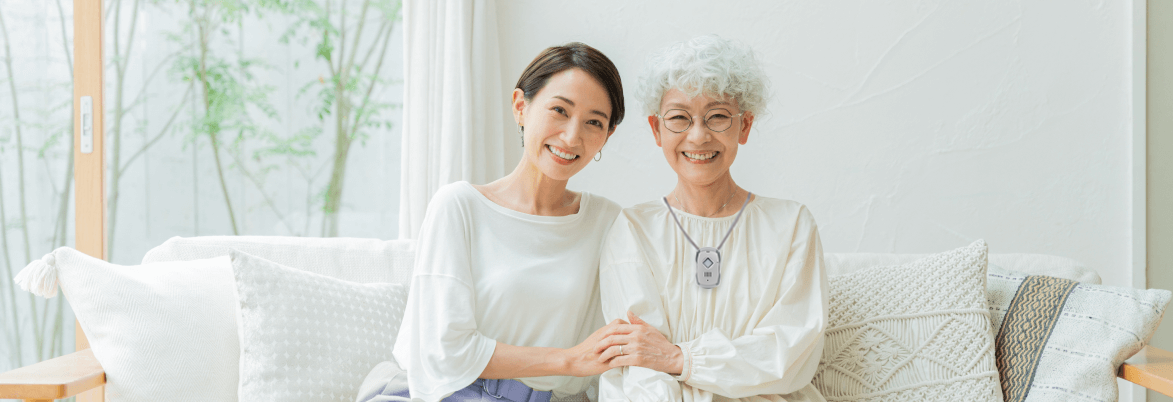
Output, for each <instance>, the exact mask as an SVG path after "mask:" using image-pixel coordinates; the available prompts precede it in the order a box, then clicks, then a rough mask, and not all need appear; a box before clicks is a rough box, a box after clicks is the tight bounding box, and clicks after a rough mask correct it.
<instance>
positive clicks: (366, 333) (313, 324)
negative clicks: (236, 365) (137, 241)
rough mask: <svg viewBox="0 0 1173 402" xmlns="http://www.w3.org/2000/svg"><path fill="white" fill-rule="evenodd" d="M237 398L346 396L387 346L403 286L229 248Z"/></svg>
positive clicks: (386, 356) (399, 314)
mask: <svg viewBox="0 0 1173 402" xmlns="http://www.w3.org/2000/svg"><path fill="white" fill-rule="evenodd" d="M231 257H232V267H233V271H234V273H235V276H236V288H237V294H238V295H239V300H240V345H241V348H240V400H242V401H327V400H329V401H344V402H350V401H353V400H354V399H355V397H356V396H357V393H358V388H359V385H361V384H362V381H363V378H365V377H366V375H367V373H369V372H370V371H371V369H372V368H374V367H375V365H377V364H379V363H380V362H383V361H388V360H394V357H393V356H392V354H391V350H392V347H393V346H394V345H395V337H396V335H397V334H398V333H399V324H400V322H401V321H402V320H403V309H404V307H405V306H406V304H407V287H406V286H403V285H400V284H392V283H369V284H359V283H353V282H347V281H343V280H340V279H334V278H330V277H327V276H324V275H319V274H315V273H311V272H305V271H300V270H297V269H293V268H289V267H286V266H282V265H280V264H277V263H275V262H272V261H268V260H265V259H262V258H259V257H255V256H251V255H248V254H246V253H243V252H239V251H233V252H232V254H231Z"/></svg>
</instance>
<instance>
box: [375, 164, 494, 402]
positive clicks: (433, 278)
mask: <svg viewBox="0 0 1173 402" xmlns="http://www.w3.org/2000/svg"><path fill="white" fill-rule="evenodd" d="M454 192H455V191H454V188H453V187H451V186H448V187H444V188H441V190H440V191H439V192H437V193H436V195H435V196H434V197H433V199H432V202H431V203H430V205H429V206H428V210H427V213H426V215H425V217H424V221H423V226H422V228H421V230H420V236H419V241H418V243H417V248H416V254H415V267H414V273H413V275H412V279H411V289H410V293H409V295H408V300H407V307H406V310H405V311H404V317H403V324H402V327H401V329H400V332H399V336H398V339H397V340H396V344H395V351H394V353H395V358H396V360H397V361H398V362H399V364H400V365H401V366H403V367H405V368H407V370H408V373H409V375H408V386H409V388H410V390H411V395H412V398H413V400H415V399H417V398H418V399H422V400H424V401H428V402H431V401H439V400H441V399H443V398H445V397H447V396H448V395H450V394H452V393H453V392H456V391H458V390H460V389H461V388H464V387H466V386H468V385H469V384H472V383H473V382H474V381H476V379H477V378H478V377H479V376H480V375H481V373H482V372H484V370H485V367H487V366H488V364H489V360H490V359H491V358H492V357H493V351H494V349H496V341H495V340H494V339H491V338H489V337H486V336H484V335H482V334H481V333H480V331H478V329H477V321H476V316H475V314H476V311H477V306H476V290H475V287H474V285H473V278H472V267H471V262H470V259H471V257H470V254H471V248H470V244H471V240H470V229H469V228H470V224H471V218H470V216H469V214H468V212H467V209H466V206H465V205H463V204H462V203H461V200H460V199H459V198H458V197H457V196H456V194H454Z"/></svg>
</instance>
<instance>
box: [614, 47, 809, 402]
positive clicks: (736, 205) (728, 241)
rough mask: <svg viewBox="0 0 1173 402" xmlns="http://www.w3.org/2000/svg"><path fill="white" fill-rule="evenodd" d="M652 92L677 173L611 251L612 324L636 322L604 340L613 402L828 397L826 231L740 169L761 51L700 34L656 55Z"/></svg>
mask: <svg viewBox="0 0 1173 402" xmlns="http://www.w3.org/2000/svg"><path fill="white" fill-rule="evenodd" d="M647 66H648V67H647V72H646V73H645V76H644V77H643V79H642V82H641V85H640V87H641V88H640V95H639V96H640V97H641V98H642V101H643V104H644V106H645V110H646V112H647V114H648V124H649V125H651V129H652V135H653V136H655V139H656V145H658V146H660V147H661V148H662V149H663V151H664V157H665V159H667V162H668V165H669V166H671V167H672V170H674V171H676V175H677V181H676V186H675V188H673V189H672V191H671V192H669V193H668V194H666V196H665V197H663V199H656V200H654V201H651V202H647V203H643V204H639V205H636V206H634V207H631V208H627V209H624V210H623V212H622V213H621V214H620V215H619V217H618V219H617V220H616V222H615V224H614V226H613V227H612V228H611V231H610V233H609V235H608V237H607V239H606V241H605V243H604V246H603V255H602V257H601V266H600V271H599V275H600V276H599V279H600V287H601V292H602V304H603V315H604V316H605V317H606V319H608V320H613V319H616V318H623V319H628V320H630V321H631V322H632V324H634V325H635V326H636V327H638V328H637V329H636V330H635V331H634V332H632V333H630V334H614V335H610V336H608V337H606V338H604V339H603V340H602V341H600V343H599V345H598V349H597V350H599V351H601V352H602V355H601V357H600V359H601V360H604V361H609V363H610V366H611V367H613V368H612V369H610V370H609V371H607V372H606V373H604V374H603V376H602V377H601V378H600V384H599V388H600V390H599V392H600V394H599V398H600V400H603V401H613V400H619V401H627V400H630V401H668V400H674V401H691V402H700V401H713V400H722V401H725V400H740V401H791V402H794V401H823V400H824V399H823V397H822V395H820V394H819V391H818V390H816V389H815V388H814V387H813V386H812V385H811V380H812V378H813V376H814V373H815V369H816V368H817V366H818V364H819V359H820V357H821V355H822V352H823V333H824V330H825V329H826V325H827V308H828V307H827V306H828V299H827V294H828V290H827V276H826V272H825V271H824V269H823V251H822V246H821V244H820V242H819V232H818V229H817V227H816V225H815V220H814V218H813V217H812V216H811V213H810V211H808V210H807V208H806V207H805V206H803V205H802V204H800V203H798V202H794V201H789V200H783V199H775V198H768V197H763V196H760V195H756V194H752V193H750V192H749V191H748V190H746V189H744V188H741V187H740V186H738V185H737V183H736V182H735V181H734V180H733V176H732V175H731V174H730V173H729V167H730V166H731V165H733V161H734V159H735V158H736V157H737V150H738V147H740V146H744V145H746V144H747V143H748V142H749V139H750V127H751V126H752V125H753V122H754V118H755V116H757V115H758V114H759V113H761V112H762V111H763V108H764V106H765V103H766V92H767V80H766V77H765V74H764V73H763V72H762V70H761V67H760V66H759V64H758V62H757V60H756V59H755V58H754V55H753V51H752V50H750V49H749V48H748V47H746V46H745V45H742V44H739V43H736V42H732V41H728V40H725V39H722V38H719V37H717V36H702V37H698V38H694V39H692V40H690V41H688V42H684V43H678V44H675V45H672V46H669V47H667V48H665V49H663V50H662V51H660V52H657V53H656V54H654V55H653V56H652V57H650V59H649V60H648V63H647Z"/></svg>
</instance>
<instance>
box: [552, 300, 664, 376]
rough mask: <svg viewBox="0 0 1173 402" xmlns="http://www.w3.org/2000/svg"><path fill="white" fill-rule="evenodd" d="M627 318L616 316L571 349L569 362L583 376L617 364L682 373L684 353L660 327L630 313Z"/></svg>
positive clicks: (605, 369)
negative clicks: (625, 319)
mask: <svg viewBox="0 0 1173 402" xmlns="http://www.w3.org/2000/svg"><path fill="white" fill-rule="evenodd" d="M627 319H628V321H624V320H622V319H618V318H617V319H615V320H614V321H611V322H610V323H608V324H607V325H606V326H604V327H603V328H599V329H598V330H597V331H595V332H594V333H593V334H591V336H590V337H588V338H587V339H586V340H585V341H583V342H582V343H580V344H578V345H577V346H575V347H573V348H571V349H568V352H570V353H571V355H572V356H573V358H572V360H573V361H571V362H570V363H571V365H572V367H575V368H576V370H575V371H577V372H578V373H580V374H581V375H583V376H588V375H595V374H601V373H602V372H604V371H607V370H609V369H612V368H615V367H623V366H639V367H645V368H649V369H652V370H656V371H660V372H664V373H668V374H671V375H680V373H681V371H682V370H683V369H684V352H682V351H681V350H680V347H678V346H676V345H674V344H672V342H670V341H668V338H667V337H665V336H664V334H663V333H660V331H659V330H658V329H656V328H655V327H653V326H651V325H649V324H648V323H646V322H644V320H641V319H640V318H639V317H637V316H636V315H635V314H633V313H632V312H630V311H628V312H627Z"/></svg>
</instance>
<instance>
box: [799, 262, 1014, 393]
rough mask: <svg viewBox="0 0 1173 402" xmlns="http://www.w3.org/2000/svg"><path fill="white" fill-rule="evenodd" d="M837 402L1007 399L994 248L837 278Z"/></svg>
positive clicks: (829, 347) (833, 355) (833, 319)
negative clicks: (993, 290) (993, 293)
mask: <svg viewBox="0 0 1173 402" xmlns="http://www.w3.org/2000/svg"><path fill="white" fill-rule="evenodd" d="M830 285H831V286H830V287H831V295H830V298H831V312H830V321H829V323H828V329H827V332H826V340H825V343H824V348H823V358H822V361H821V362H820V363H819V368H818V370H817V371H816V373H815V377H814V381H813V383H814V384H815V387H816V388H818V389H819V391H820V392H822V394H823V396H824V397H825V398H826V399H827V400H828V401H1001V400H1002V392H1001V388H999V386H998V370H997V367H995V364H994V338H993V335H992V333H991V331H990V314H989V311H988V310H987V306H986V292H985V285H986V244H985V242H983V241H980V240H979V241H977V242H975V243H973V244H971V245H969V246H967V247H962V248H959V249H956V250H953V251H949V252H945V253H940V254H934V255H931V256H928V257H925V258H923V259H920V260H917V261H914V262H911V263H908V264H904V265H899V266H887V267H873V268H869V269H864V270H860V271H857V272H854V273H851V274H847V275H841V276H835V277H831V278H830Z"/></svg>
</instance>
